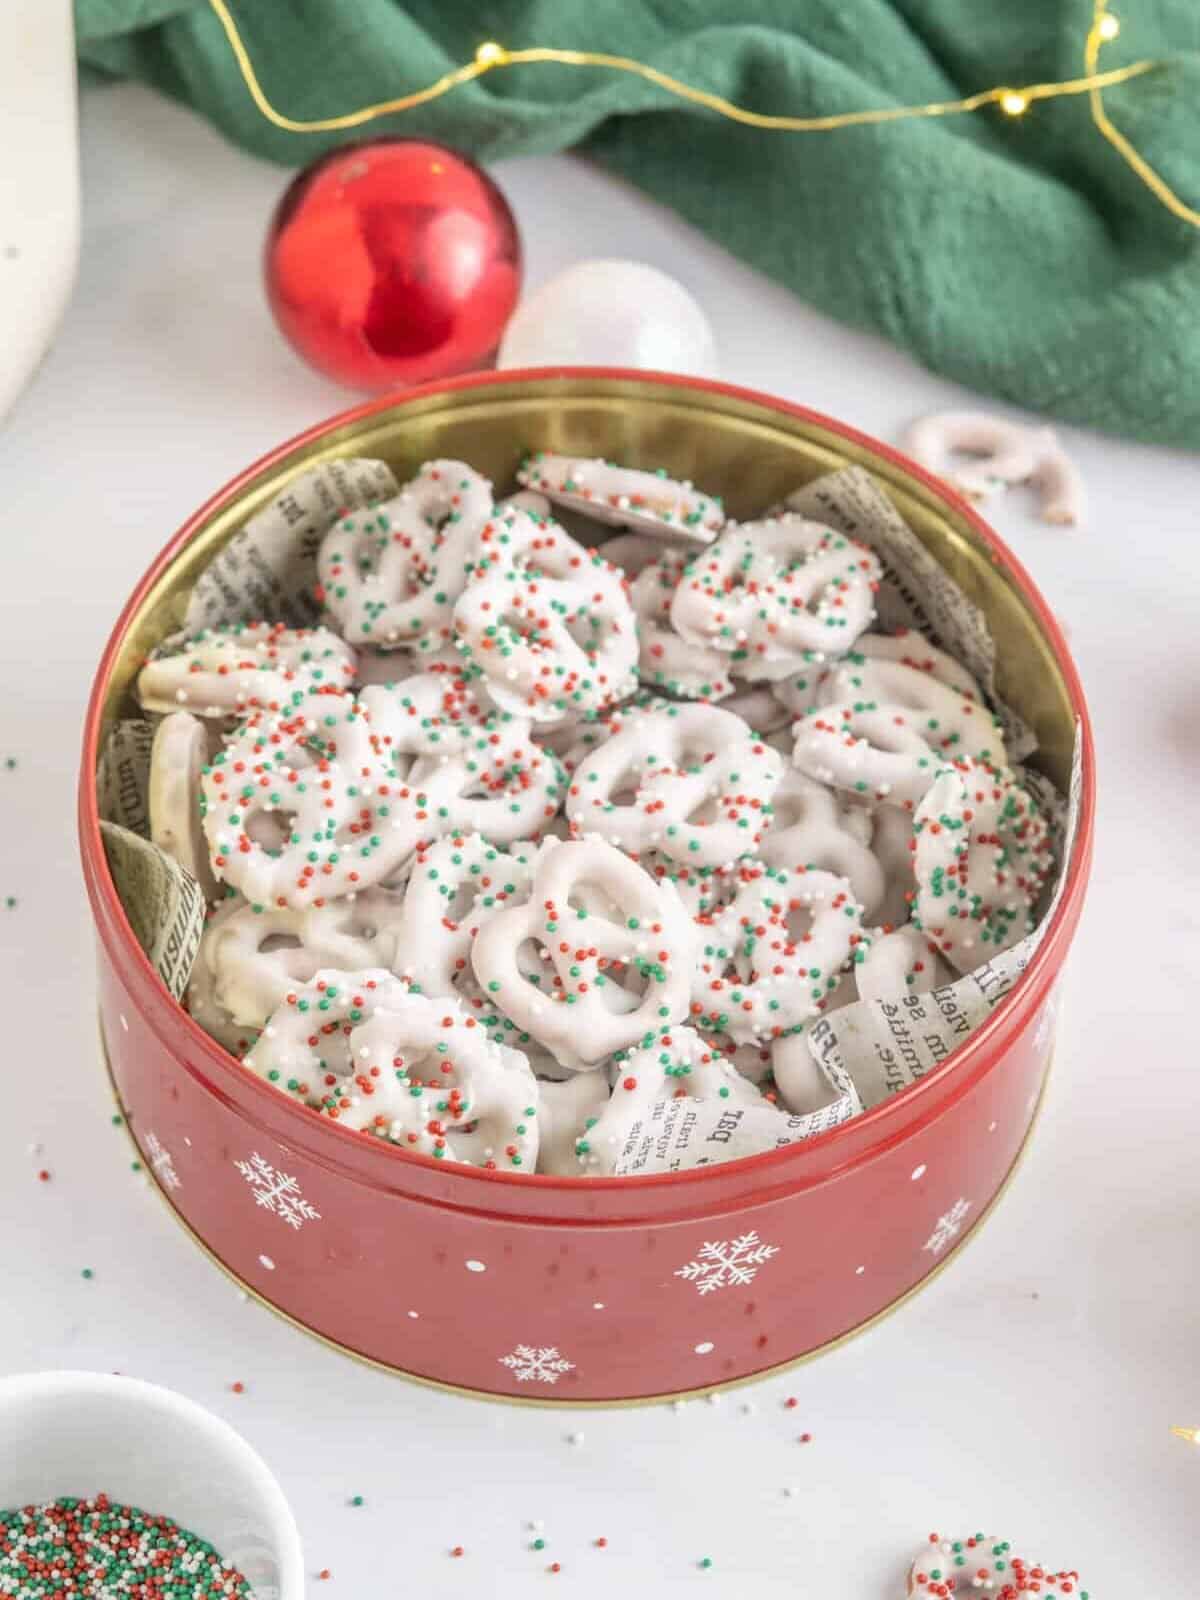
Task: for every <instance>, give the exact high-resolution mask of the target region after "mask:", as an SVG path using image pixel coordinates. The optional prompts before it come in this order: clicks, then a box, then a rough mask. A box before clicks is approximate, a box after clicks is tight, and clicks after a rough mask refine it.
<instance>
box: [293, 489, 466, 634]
mask: <svg viewBox="0 0 1200 1600" xmlns="http://www.w3.org/2000/svg"><path fill="white" fill-rule="evenodd" d="M493 510H494V507H493V505H492V486H491V484H490V483H488V481H487V480H486V478H483V477H481V476H480V475H479V473H478V472H476V471H475V470H474V469H473V468H471V467H468V466H467V465H466V464H465V463H464V462H462V461H428V462H426V464H425V465H424V466H423V467H422V468H421V470H420V472H418V474H417V476H416V477H415V478H414V479H413V480H412V481H411V483H408V484H406V485H405V487H404V488H403V489H402V490H401V491H400V493H399V494H398V495H397V496H396V498H395V499H393V500H388V501H385V502H384V504H383V505H378V506H373V507H371V508H370V509H368V510H364V511H355V512H353V513H352V514H351V515H350V516H347V517H343V518H342V519H341V520H340V521H339V522H337V523H335V525H334V526H333V527H332V528H331V529H330V530H329V532H328V533H327V534H326V535H325V537H324V539H323V540H322V541H321V548H320V550H319V551H318V552H317V573H318V575H319V577H320V581H321V590H320V597H321V598H322V599H323V600H324V602H325V605H326V606H327V607H328V609H329V611H330V613H331V615H332V616H333V617H334V618H335V619H336V621H337V623H338V626H339V627H340V629H341V631H342V633H343V634H344V635H345V637H346V638H347V639H349V640H350V641H351V642H352V643H354V644H370V645H374V646H375V647H376V648H378V649H383V650H395V649H400V648H403V647H404V646H406V645H415V644H417V643H418V642H419V641H421V640H435V641H438V642H439V643H440V642H443V641H445V640H448V639H449V638H450V616H451V612H452V611H453V609H454V603H455V601H456V600H457V599H458V596H459V594H460V593H461V592H462V588H463V585H464V583H465V582H466V580H467V573H468V572H469V571H470V568H471V564H472V562H473V561H474V559H475V556H476V544H477V541H478V538H479V535H480V534H481V533H482V531H483V528H484V527H485V525H486V524H487V522H488V519H489V518H490V517H491V516H492V514H493Z"/></svg>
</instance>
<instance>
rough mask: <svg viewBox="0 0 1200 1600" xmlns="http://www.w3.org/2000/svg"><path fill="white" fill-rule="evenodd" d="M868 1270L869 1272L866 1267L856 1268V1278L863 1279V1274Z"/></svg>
mask: <svg viewBox="0 0 1200 1600" xmlns="http://www.w3.org/2000/svg"><path fill="white" fill-rule="evenodd" d="M866 1270H867V1269H866V1267H855V1269H854V1276H855V1277H856V1278H861V1277H862V1275H863V1273H864V1272H865V1271H866Z"/></svg>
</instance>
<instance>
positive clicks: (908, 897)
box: [871, 805, 917, 933]
mask: <svg viewBox="0 0 1200 1600" xmlns="http://www.w3.org/2000/svg"><path fill="white" fill-rule="evenodd" d="M871 818H872V833H871V854H872V855H873V856H874V857H875V859H876V861H878V862H879V865H880V867H881V868H882V869H883V878H884V884H885V888H884V892H883V899H882V900H881V901H880V902H879V904H878V905H877V906H876V907H875V909H874V911H872V913H871V917H872V920H873V921H874V923H875V924H876V926H877V927H879V928H882V929H883V931H884V932H885V933H886V932H889V931H890V930H891V929H892V928H900V927H903V926H904V924H905V923H906V922H907V921H908V919H909V918H910V917H911V916H912V903H913V901H914V900H915V899H916V894H917V880H916V879H915V878H914V877H913V851H914V849H915V848H916V846H915V844H914V841H913V819H912V812H911V811H909V810H908V809H907V808H906V807H904V806H891V805H878V806H876V807H875V808H874V810H873V811H872V812H871Z"/></svg>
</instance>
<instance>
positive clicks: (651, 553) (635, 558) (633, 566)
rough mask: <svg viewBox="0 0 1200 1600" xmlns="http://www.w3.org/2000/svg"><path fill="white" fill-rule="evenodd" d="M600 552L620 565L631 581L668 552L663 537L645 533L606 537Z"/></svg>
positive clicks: (607, 559) (616, 565)
mask: <svg viewBox="0 0 1200 1600" xmlns="http://www.w3.org/2000/svg"><path fill="white" fill-rule="evenodd" d="M600 553H601V555H602V556H603V557H604V559H605V560H606V561H611V562H612V564H613V566H614V567H620V569H621V571H622V572H623V573H624V574H625V576H626V578H628V580H629V581H630V583H632V582H633V580H634V578H636V577H637V576H638V574H639V573H642V572H644V571H645V570H646V568H647V567H649V566H652V565H653V564H654V562H656V561H657V560H658V558H659V556H661V555H665V554H666V552H665V551H664V550H663V545H662V540H661V539H651V538H648V537H647V536H646V534H644V533H618V534H614V536H613V537H612V538H611V539H605V541H604V543H603V544H602V545H601V546H600Z"/></svg>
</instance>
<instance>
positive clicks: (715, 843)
mask: <svg viewBox="0 0 1200 1600" xmlns="http://www.w3.org/2000/svg"><path fill="white" fill-rule="evenodd" d="M782 774H783V763H782V761H781V759H780V757H779V755H778V753H777V752H776V751H774V750H772V749H770V748H769V747H768V746H767V745H765V744H764V743H763V742H762V741H761V740H760V739H758V738H757V737H756V736H755V735H754V734H753V733H751V732H750V731H749V730H748V729H747V728H746V725H745V724H744V723H743V722H742V720H741V719H740V718H739V717H736V716H733V715H732V714H731V713H730V712H728V711H722V710H721V709H720V708H719V707H717V706H701V705H670V706H664V707H661V708H660V709H658V710H645V711H636V712H631V713H630V714H629V715H628V716H627V717H625V718H624V719H623V722H622V726H621V730H620V732H618V733H614V734H612V735H611V736H610V737H609V738H608V740H607V741H606V742H605V743H604V744H602V745H601V746H600V747H599V748H598V749H596V750H595V751H593V752H592V754H591V755H589V756H588V757H587V758H586V759H585V760H584V761H582V762H581V763H580V765H579V766H578V767H577V768H576V770H575V773H574V775H573V778H572V781H571V785H570V789H569V790H568V794H567V816H568V817H569V818H570V820H571V826H572V829H573V830H574V832H575V833H576V834H577V835H579V836H581V837H590V836H593V835H594V836H597V837H600V838H603V839H606V840H608V841H609V842H610V843H612V844H617V845H620V846H621V847H622V848H623V849H625V850H627V851H629V852H630V853H631V854H633V855H639V856H640V855H641V854H642V853H643V852H644V851H649V850H656V851H658V852H660V853H661V854H662V855H664V856H668V857H670V859H671V860H673V861H677V862H680V863H682V864H685V865H689V866H698V867H717V866H723V865H726V864H727V863H729V862H731V861H736V860H737V858H738V857H739V856H743V855H747V854H749V853H750V852H751V851H753V850H754V849H755V848H756V847H757V846H758V844H759V841H760V840H761V838H762V835H763V832H764V830H765V828H766V826H767V823H768V822H769V821H770V815H771V812H770V805H771V797H772V795H773V794H774V792H775V788H776V786H777V785H778V783H779V780H780V778H781V777H782Z"/></svg>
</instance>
